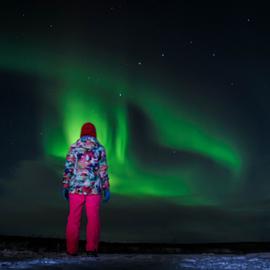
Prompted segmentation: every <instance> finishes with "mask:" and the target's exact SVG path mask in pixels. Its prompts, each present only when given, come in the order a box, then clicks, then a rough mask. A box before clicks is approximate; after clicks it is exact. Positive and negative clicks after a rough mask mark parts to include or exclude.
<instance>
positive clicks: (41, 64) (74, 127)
mask: <svg viewBox="0 0 270 270" xmlns="http://www.w3.org/2000/svg"><path fill="white" fill-rule="evenodd" d="M26 48H28V49H26ZM1 52H2V53H1V59H2V61H1V68H2V69H5V70H10V71H16V72H21V73H23V74H26V75H27V74H29V75H31V76H33V75H34V76H36V77H37V78H39V79H40V85H39V86H37V90H38V91H40V92H41V93H42V94H41V95H42V101H43V104H42V106H41V107H42V112H41V113H42V115H43V117H42V119H43V120H42V127H41V129H42V130H43V132H44V136H43V146H44V154H45V156H47V157H56V158H61V159H64V158H65V156H66V153H67V151H68V147H69V145H70V144H71V143H73V142H74V141H75V140H76V139H77V138H78V137H79V131H80V127H81V125H82V124H83V123H84V122H87V121H91V122H93V123H94V124H95V125H96V127H97V135H98V139H99V141H100V142H101V143H102V144H103V145H104V146H105V148H106V150H107V158H108V164H109V174H110V180H111V188H112V193H113V194H119V195H127V196H157V197H162V198H164V199H168V200H170V199H171V201H173V202H175V203H178V204H187V205H197V204H201V205H207V204H219V203H220V201H219V199H217V198H211V196H209V194H208V193H204V192H203V191H202V192H201V194H200V195H198V193H199V192H200V191H199V190H198V187H197V188H196V185H197V184H196V181H197V180H198V179H199V178H201V177H203V176H202V174H201V168H200V167H199V166H197V167H196V166H195V167H193V165H192V164H191V165H190V166H186V167H182V168H181V167H180V168H173V169H170V170H169V171H168V170H163V169H162V164H161V165H160V166H158V168H155V169H151V168H147V164H145V166H142V165H141V164H140V161H139V160H137V159H136V156H135V155H134V154H133V153H132V148H131V147H130V146H131V144H132V142H131V141H130V134H129V132H130V129H129V122H128V113H127V102H128V101H131V102H133V103H135V104H136V105H138V106H139V107H140V109H141V111H142V112H143V113H145V114H146V115H147V116H148V117H149V118H150V119H151V121H152V124H153V126H154V129H155V130H154V131H153V133H154V134H157V136H156V137H155V138H153V140H154V141H155V142H156V143H157V144H159V145H160V146H164V147H168V148H171V149H175V150H177V151H178V150H179V151H182V150H184V151H190V152H191V153H198V154H199V155H200V156H203V157H204V158H207V159H209V160H212V161H213V162H215V163H216V164H217V165H218V166H220V168H221V170H227V171H229V172H230V175H231V178H230V179H228V183H227V184H228V191H230V188H231V186H232V185H235V184H236V183H237V182H239V179H240V178H241V175H242V173H243V171H244V168H245V166H246V164H245V162H246V161H245V160H244V156H245V155H244V153H245V151H244V150H243V149H242V148H243V147H241V146H240V145H241V144H240V142H239V141H237V140H236V139H235V138H231V136H229V135H228V136H226V133H225V132H222V134H220V133H219V132H217V130H218V127H216V126H215V127H214V126H213V125H211V123H212V122H211V121H212V120H211V118H209V116H208V117H207V116H203V115H200V118H196V115H195V117H194V116H192V114H191V113H189V112H188V111H186V110H183V108H182V107H181V104H173V103H172V102H171V101H170V100H167V99H166V97H164V96H163V95H162V94H161V93H162V90H163V89H159V87H155V85H154V84H152V85H151V86H149V87H147V86H146V84H145V85H144V84H142V86H141V85H140V84H139V83H138V84H134V83H130V82H129V79H128V78H129V76H128V71H127V70H120V69H115V68H114V66H111V65H109V64H108V63H107V62H103V63H102V61H101V60H99V61H98V59H99V57H98V55H95V56H94V57H93V56H87V57H85V58H86V59H89V61H86V60H85V59H83V58H82V57H79V56H77V57H76V56H74V55H73V56H72V57H71V56H69V55H67V54H65V53H62V54H59V53H58V54H57V53H53V52H50V50H48V49H47V50H45V49H41V48H39V49H33V48H31V46H29V44H27V46H24V47H22V48H21V49H20V50H18V49H17V48H15V47H14V48H12V47H10V46H8V47H4V46H3V47H2V48H1ZM25 56H27V61H26V60H25ZM86 62H87V63H86ZM88 62H89V63H88ZM44 80H46V81H51V82H56V83H55V84H54V83H52V84H49V86H48V85H47V84H46V83H45V84H42V82H43V81H44ZM163 92H164V91H163ZM190 110H192V108H190ZM202 118H203V121H201V119H202ZM164 179H166V184H165V180H164ZM216 181H218V179H217V180H216Z"/></svg>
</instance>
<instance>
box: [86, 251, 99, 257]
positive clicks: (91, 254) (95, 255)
mask: <svg viewBox="0 0 270 270" xmlns="http://www.w3.org/2000/svg"><path fill="white" fill-rule="evenodd" d="M86 254H87V255H88V256H91V257H98V253H97V251H96V250H93V251H86Z"/></svg>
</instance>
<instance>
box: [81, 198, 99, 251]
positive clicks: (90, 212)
mask: <svg viewBox="0 0 270 270" xmlns="http://www.w3.org/2000/svg"><path fill="white" fill-rule="evenodd" d="M101 199H102V196H101V195H88V196H86V204H85V206H86V216H87V226H86V247H85V249H86V251H93V250H96V251H98V245H99V238H100V215H99V210H100V203H101Z"/></svg>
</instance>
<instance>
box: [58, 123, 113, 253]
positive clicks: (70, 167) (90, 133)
mask: <svg viewBox="0 0 270 270" xmlns="http://www.w3.org/2000/svg"><path fill="white" fill-rule="evenodd" d="M107 169H108V165H107V160H106V152H105V148H104V147H103V146H102V145H101V144H100V143H99V141H98V140H97V138H96V129H95V126H94V125H93V124H91V123H85V124H84V125H83V126H82V129H81V136H80V139H78V140H77V141H76V142H75V143H74V144H72V145H71V147H70V149H69V152H68V154H67V157H66V163H65V169H64V174H63V180H62V184H63V190H64V196H65V198H66V199H67V200H68V201H69V216H68V222H67V227H66V243H67V253H68V254H69V255H76V254H77V252H78V242H79V236H80V222H81V213H82V208H83V205H84V204H85V206H86V207H85V209H86V216H87V221H88V222H87V227H86V246H85V249H86V252H87V253H89V254H92V255H95V256H96V255H97V251H98V245H99V236H100V217H99V209H100V203H101V199H102V194H104V202H107V201H109V199H110V189H109V188H110V183H109V177H108V173H107Z"/></svg>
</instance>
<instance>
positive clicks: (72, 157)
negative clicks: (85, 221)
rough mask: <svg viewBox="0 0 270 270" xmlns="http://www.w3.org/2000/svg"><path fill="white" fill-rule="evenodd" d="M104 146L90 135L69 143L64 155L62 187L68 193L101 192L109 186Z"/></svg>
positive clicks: (86, 193) (85, 193)
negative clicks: (67, 150)
mask: <svg viewBox="0 0 270 270" xmlns="http://www.w3.org/2000/svg"><path fill="white" fill-rule="evenodd" d="M107 169H108V165H107V160H106V152H105V148H104V147H103V146H102V145H101V144H100V143H99V141H98V140H97V139H96V138H95V137H92V136H83V137H81V138H80V139H78V140H77V141H76V142H75V143H74V144H72V145H71V147H70V149H69V152H68V154H67V157H66V162H65V170H64V174H63V181H62V184H63V187H64V188H67V189H68V190H69V192H70V193H77V194H83V195H88V194H101V193H102V191H103V190H105V189H109V188H110V183H109V177H108V173H107Z"/></svg>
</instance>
